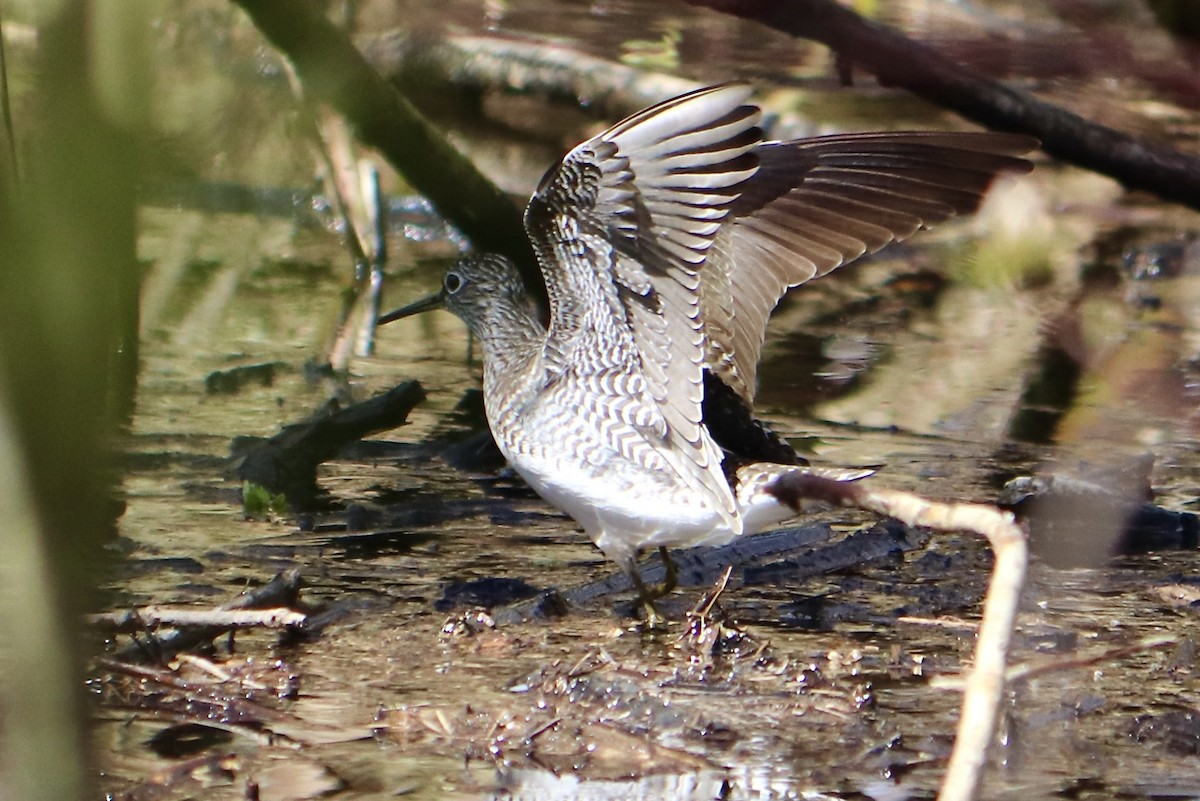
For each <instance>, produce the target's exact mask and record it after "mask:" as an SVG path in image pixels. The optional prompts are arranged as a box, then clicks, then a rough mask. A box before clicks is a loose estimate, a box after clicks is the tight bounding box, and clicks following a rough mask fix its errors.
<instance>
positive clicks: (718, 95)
mask: <svg viewBox="0 0 1200 801" xmlns="http://www.w3.org/2000/svg"><path fill="white" fill-rule="evenodd" d="M749 94H750V90H749V88H748V87H746V86H744V85H741V84H725V85H721V86H715V87H711V88H707V89H702V90H699V91H696V92H692V93H690V94H686V95H683V96H681V97H677V98H674V99H672V100H668V101H666V102H664V103H661V104H659V105H657V106H653V107H652V108H649V109H646V110H645V111H641V112H639V113H637V114H635V115H633V116H631V117H629V118H628V119H626V120H623V121H622V122H619V123H617V124H616V125H614V126H613V127H612V128H609V129H608V130H607V131H605V132H603V133H601V134H599V135H598V136H595V137H593V138H592V139H590V140H588V141H587V142H584V143H583V144H581V145H579V146H578V147H576V148H575V149H574V150H572V151H571V152H570V153H569V154H568V155H567V156H566V158H564V159H563V161H562V163H561V164H559V165H557V166H556V167H554V168H553V169H551V170H550V172H548V173H547V174H546V176H545V178H543V180H542V183H541V186H540V187H539V188H538V191H537V192H536V193H535V194H534V196H533V199H532V200H531V201H530V203H529V207H528V208H527V209H526V212H525V226H526V229H527V230H528V232H529V236H530V238H531V239H532V240H533V243H534V248H535V250H536V252H537V254H538V259H539V261H540V264H541V268H542V273H543V276H544V277H545V281H546V289H547V294H548V295H549V299H550V328H549V337H548V343H547V349H546V360H547V365H548V367H549V368H550V369H551V370H555V369H558V370H562V371H567V370H575V371H577V372H592V373H595V372H600V371H603V370H605V369H611V368H614V367H616V368H620V369H632V370H636V371H639V372H640V373H641V375H642V376H643V377H644V378H645V381H646V386H647V392H648V394H649V396H651V397H652V399H653V402H654V404H655V405H657V407H658V409H659V410H660V412H661V414H662V418H663V420H664V421H665V424H666V425H665V429H666V439H667V444H668V445H669V446H670V447H669V448H667V449H666V451H665V452H666V453H667V455H668V456H669V457H670V458H672V459H674V460H675V461H676V464H675V468H676V470H677V471H678V472H679V473H680V475H681V476H682V477H683V478H684V479H685V480H686V481H688V482H689V483H690V484H691V485H693V486H696V487H698V488H699V487H703V488H706V489H707V490H708V491H709V493H708V494H709V495H710V497H713V498H714V499H715V500H716V502H717V506H718V507H723V508H722V511H723V512H724V513H725V514H726V515H727V517H728V519H729V520H730V521H731V523H732V522H734V520H733V516H734V512H735V508H736V507H735V503H734V500H733V497H732V494H731V493H730V492H729V489H728V486H727V483H726V482H725V479H724V476H723V474H722V472H721V468H720V464H721V452H720V450H719V448H717V446H716V445H715V443H713V442H712V439H711V437H709V436H708V434H707V432H706V431H705V429H704V428H703V426H702V424H701V408H700V406H701V401H702V399H703V385H702V381H703V370H704V359H705V351H706V345H705V334H704V321H703V317H702V315H701V299H700V291H701V280H702V279H701V273H702V272H703V271H702V269H701V268H702V266H703V265H704V262H705V259H706V258H707V256H708V253H709V250H710V248H711V246H712V243H713V239H714V237H715V236H716V235H717V232H718V231H719V230H720V228H721V225H722V223H723V222H724V221H725V220H726V218H727V217H728V216H729V214H730V211H731V209H732V208H733V206H734V204H735V202H736V201H737V200H738V197H739V188H740V186H741V185H742V184H743V183H744V182H745V181H746V179H747V178H749V177H750V176H752V175H753V174H754V173H755V171H756V169H757V164H758V160H757V157H756V156H754V155H753V153H752V151H753V150H754V149H755V147H756V146H757V145H758V144H759V143H760V141H761V133H760V131H759V129H758V128H757V122H758V118H759V111H758V109H757V108H755V107H754V106H750V105H746V102H745V101H746V99H747V98H748V97H749Z"/></svg>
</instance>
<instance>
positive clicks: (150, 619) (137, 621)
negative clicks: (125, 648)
mask: <svg viewBox="0 0 1200 801" xmlns="http://www.w3.org/2000/svg"><path fill="white" fill-rule="evenodd" d="M307 621H308V616H307V615H305V614H304V613H303V612H296V611H294V610H292V609H287V608H283V607H277V608H274V609H190V608H188V609H180V608H177V607H169V606H143V607H140V608H138V609H126V610H124V611H121V612H108V613H106V614H98V615H88V617H87V622H88V623H90V624H92V625H93V626H102V627H104V628H107V629H110V630H112V631H116V632H118V633H122V634H141V633H142V632H145V631H148V630H150V629H155V628H158V627H159V626H180V627H182V626H214V627H217V628H220V629H223V630H227V629H244V628H272V629H280V628H299V627H301V626H303V625H304V624H305V623H306V622H307Z"/></svg>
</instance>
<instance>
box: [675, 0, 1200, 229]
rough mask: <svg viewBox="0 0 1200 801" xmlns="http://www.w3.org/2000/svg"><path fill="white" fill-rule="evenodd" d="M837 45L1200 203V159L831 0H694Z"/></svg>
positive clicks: (1134, 179) (913, 86) (874, 67)
mask: <svg viewBox="0 0 1200 801" xmlns="http://www.w3.org/2000/svg"><path fill="white" fill-rule="evenodd" d="M688 2H689V3H691V4H692V5H697V6H705V7H707V8H712V9H716V10H718V11H723V12H725V13H727V14H733V15H734V16H738V17H742V18H744V19H750V20H755V21H756V22H761V23H762V24H764V25H767V26H769V27H771V28H774V29H776V30H779V31H783V32H785V33H789V34H791V35H793V36H796V37H800V38H803V39H811V40H813V41H815V42H820V43H822V44H824V45H826V46H828V47H829V48H830V49H831V50H833V51H834V52H835V53H836V54H837V56H838V58H839V60H841V62H842V63H846V64H852V65H856V66H859V67H862V68H864V69H866V70H867V71H868V72H870V73H872V74H873V75H875V77H876V78H878V79H879V82H880V83H881V84H883V85H885V86H898V87H900V88H902V89H907V90H908V91H910V92H912V93H913V94H915V95H917V96H918V97H922V98H924V99H926V100H928V101H930V102H931V103H935V104H937V105H938V106H941V107H942V108H947V109H950V110H952V111H955V112H957V113H959V114H961V115H962V116H964V117H966V118H967V119H969V120H974V121H975V122H978V123H979V124H981V125H984V126H986V127H988V128H993V129H996V130H1001V131H1019V132H1021V133H1028V134H1032V135H1033V136H1036V137H1037V138H1038V139H1040V140H1041V141H1042V148H1043V149H1044V150H1045V151H1046V152H1047V153H1049V154H1050V155H1052V156H1054V157H1056V158H1059V159H1062V160H1063V161H1066V162H1070V163H1072V164H1077V165H1079V166H1080V167H1085V168H1087V169H1089V170H1094V171H1096V172H1099V173H1103V174H1104V175H1108V176H1111V177H1112V178H1115V179H1116V180H1118V181H1120V182H1121V183H1122V184H1123V185H1124V186H1125V187H1127V188H1129V189H1145V190H1147V191H1150V192H1153V193H1155V194H1156V195H1158V196H1159V197H1161V198H1164V199H1166V200H1172V201H1176V202H1179V203H1184V204H1187V205H1189V206H1191V207H1192V208H1195V209H1200V159H1198V158H1196V157H1194V156H1188V155H1185V154H1183V153H1180V152H1178V151H1175V150H1171V149H1169V148H1163V147H1155V146H1152V145H1149V144H1147V143H1145V142H1143V141H1141V140H1139V139H1136V138H1135V137H1132V136H1130V135H1128V134H1125V133H1121V132H1120V131H1116V130H1113V129H1112V128H1108V127H1105V126H1103V125H1099V124H1097V123H1094V122H1090V121H1088V120H1085V119H1084V118H1082V117H1079V116H1078V115H1076V114H1072V113H1071V112H1069V111H1067V110H1066V109H1063V108H1060V107H1058V106H1055V105H1052V104H1050V103H1046V102H1044V101H1042V100H1038V99H1037V98H1035V97H1033V96H1031V95H1028V94H1026V93H1024V92H1020V91H1018V90H1016V89H1013V88H1011V87H1008V86H1005V85H1004V84H1002V83H999V82H998V81H993V80H991V79H990V78H986V77H984V76H982V75H979V74H976V73H973V72H971V71H970V70H968V69H966V68H965V67H963V66H962V65H960V64H956V63H955V62H953V61H951V60H950V59H948V58H946V57H945V56H943V55H941V54H940V53H938V52H937V51H936V50H934V49H933V48H931V47H927V46H925V45H922V44H920V43H918V42H914V41H912V40H911V39H909V38H907V37H905V36H903V35H902V34H900V33H897V32H896V31H894V30H892V29H890V28H888V27H886V26H883V25H880V24H878V23H875V22H870V21H868V20H866V19H863V18H862V17H860V16H859V15H858V14H856V13H854V12H853V11H851V10H850V9H849V8H846V7H845V6H842V5H840V4H838V3H836V2H834V1H833V0H688Z"/></svg>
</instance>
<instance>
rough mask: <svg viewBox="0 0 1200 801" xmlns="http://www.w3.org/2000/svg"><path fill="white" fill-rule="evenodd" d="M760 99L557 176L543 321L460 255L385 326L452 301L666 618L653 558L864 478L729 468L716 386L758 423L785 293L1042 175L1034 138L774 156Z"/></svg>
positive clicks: (795, 145) (690, 119)
mask: <svg viewBox="0 0 1200 801" xmlns="http://www.w3.org/2000/svg"><path fill="white" fill-rule="evenodd" d="M749 97H750V88H749V87H748V86H746V85H744V84H740V83H733V84H722V85H719V86H713V87H709V88H706V89H700V90H698V91H695V92H691V93H688V94H685V95H682V96H680V97H676V98H674V99H671V100H667V101H665V102H663V103H660V104H658V105H655V106H652V107H650V108H648V109H645V110H643V111H640V112H638V113H636V114H634V115H632V116H630V117H629V118H627V119H625V120H622V121H621V122H619V123H617V124H616V125H614V126H612V127H611V128H609V129H608V130H606V131H604V132H603V133H601V134H599V135H597V136H594V137H592V138H591V139H589V140H587V141H586V142H584V143H583V144H581V145H579V146H577V147H576V148H574V149H573V150H572V151H571V152H570V153H568V154H567V155H566V156H565V157H564V158H563V160H562V162H561V163H559V164H557V165H555V166H554V167H553V168H551V169H550V170H549V171H548V172H547V173H546V175H545V177H544V178H543V179H542V182H541V184H540V186H539V187H538V189H537V191H536V192H535V193H534V195H533V197H532V199H531V200H530V201H529V205H528V207H527V208H526V210H525V228H526V231H527V233H528V235H529V238H530V239H531V241H532V242H533V246H534V251H535V252H536V254H537V258H538V262H539V266H540V268H541V271H542V275H543V277H544V279H545V283H546V290H547V294H548V296H549V303H550V310H549V325H548V327H547V326H546V325H543V323H541V322H540V321H539V319H538V316H537V315H536V313H535V310H534V308H533V306H532V304H531V303H530V301H529V299H528V297H527V295H526V292H525V287H524V286H523V284H522V281H521V278H520V276H519V274H518V272H517V269H516V267H515V266H514V265H513V263H512V262H511V261H509V260H508V259H507V258H505V257H504V256H499V255H492V254H481V255H470V256H467V257H465V258H463V259H461V260H460V261H458V262H457V263H456V264H455V265H454V266H453V267H452V268H451V269H450V270H449V271H448V272H447V273H446V275H445V278H444V280H443V283H442V288H441V291H440V292H439V293H438V294H436V295H434V296H432V297H430V298H426V299H425V300H422V301H418V302H417V303H414V304H411V305H409V306H406V307H404V308H402V309H398V310H396V311H394V312H391V313H389V314H387V315H384V316H383V317H381V318H380V321H379V322H380V323H386V322H390V321H392V320H396V319H399V318H401V317H406V316H408V315H411V314H415V313H417V312H420V311H424V310H427V309H431V308H438V307H444V308H446V309H448V310H449V311H451V312H453V313H454V314H456V315H458V316H459V317H460V318H462V319H463V320H464V321H465V322H466V323H467V325H468V326H469V327H470V329H471V331H472V332H473V333H474V335H475V336H476V337H477V338H478V340H479V342H480V344H481V346H482V350H483V364H484V377H483V391H484V402H485V406H486V410H487V418H488V424H489V426H490V428H491V431H492V434H493V436H494V437H495V440H496V444H497V445H498V446H499V447H500V450H501V451H502V452H503V453H504V455H505V457H506V458H507V459H508V462H509V464H510V465H511V466H512V467H513V469H515V470H516V471H517V473H519V474H520V475H521V476H522V477H523V478H524V479H525V480H526V481H527V482H528V483H529V484H530V486H532V487H533V488H534V490H536V491H537V493H538V494H539V495H541V496H542V497H543V498H545V499H546V500H547V501H549V502H550V503H551V504H553V505H555V506H557V507H558V508H560V509H562V510H563V511H565V512H566V513H567V514H569V515H570V516H571V517H573V518H574V519H575V520H576V521H577V522H578V523H579V524H580V525H581V526H582V527H583V529H584V530H585V531H586V532H587V534H588V535H589V536H590V537H591V538H592V540H593V541H594V542H595V543H596V545H597V546H599V548H600V550H601V551H603V552H604V554H605V555H606V556H607V557H608V558H610V559H612V560H613V561H615V562H616V563H617V564H618V565H620V567H621V568H622V570H624V571H625V572H626V573H627V574H628V575H629V577H630V578H631V579H632V580H633V582H634V584H635V585H636V586H637V588H638V590H639V593H640V595H641V598H642V600H643V601H644V602H645V603H646V606H647V609H648V610H650V611H651V613H652V610H653V605H652V600H653V597H655V594H653V593H651V592H650V591H649V590H648V589H647V588H646V587H645V586H644V584H643V583H642V581H641V578H640V575H639V572H638V570H637V567H636V559H637V555H638V552H639V551H640V550H641V549H644V548H649V547H658V548H660V550H661V551H662V553H663V554H664V557H665V555H666V551H665V549H666V548H667V547H668V546H697V545H720V544H723V543H726V542H728V541H730V540H731V539H733V538H734V537H737V536H740V535H742V534H746V533H752V532H756V531H761V530H763V529H765V528H767V527H769V526H771V525H774V524H776V523H779V522H782V521H783V520H786V519H787V518H789V517H794V516H795V515H797V514H798V513H799V512H801V511H802V510H801V509H799V508H797V507H795V506H792V505H789V504H788V503H785V502H782V501H781V500H780V499H779V498H776V497H775V495H774V494H772V487H773V485H774V483H775V482H776V481H777V480H778V479H779V477H780V476H783V475H785V474H787V473H789V472H795V471H806V472H818V473H821V474H822V475H825V476H827V477H834V478H838V479H841V480H853V479H856V478H859V477H861V476H862V475H864V474H865V473H864V472H863V471H837V470H820V469H818V468H814V467H808V466H804V465H803V464H781V463H776V462H774V461H751V462H747V461H746V460H745V459H743V458H736V457H734V456H730V455H729V454H728V453H727V451H726V450H724V449H723V448H722V447H721V445H720V444H719V443H718V441H717V439H716V438H715V437H714V434H713V431H712V430H711V426H710V425H708V424H706V420H705V417H704V413H703V407H704V402H705V394H706V386H709V387H712V386H716V385H715V384H713V383H712V382H713V381H714V379H715V380H716V381H719V382H720V385H722V386H723V387H727V388H728V389H729V390H732V393H726V394H732V395H734V396H735V397H736V399H737V400H738V401H739V402H740V403H741V404H742V405H744V407H745V409H746V410H747V411H748V410H749V409H750V408H751V407H752V404H753V401H754V391H755V371H756V368H757V364H758V359H759V354H760V351H761V349H762V344H763V340H764V336H765V330H766V324H767V318H768V316H769V315H770V313H771V310H772V309H773V308H774V306H775V304H776V303H777V302H778V301H779V299H780V298H781V297H782V296H783V294H784V293H785V292H786V291H787V290H788V289H789V288H791V287H794V286H796V285H798V284H801V283H803V282H805V281H808V280H809V279H811V278H814V277H817V276H821V275H824V274H826V273H828V272H829V271H831V270H833V269H834V268H836V267H839V266H841V265H843V264H846V263H848V262H850V261H853V260H854V259H855V258H857V257H858V256H861V255H862V254H864V253H869V252H873V251H875V250H878V249H879V248H881V247H883V246H884V245H886V244H888V243H890V242H894V241H897V240H900V239H903V238H905V237H907V236H909V235H910V234H912V233H913V232H915V231H916V230H917V229H919V228H921V227H922V226H924V225H927V224H931V223H936V222H940V221H942V220H945V219H947V218H949V217H952V216H954V215H956V214H963V213H967V212H970V211H972V210H974V208H975V207H976V206H977V205H978V202H979V199H980V197H981V195H982V194H983V192H984V191H985V190H986V189H987V187H988V185H989V184H990V183H991V181H992V179H993V178H994V177H995V176H996V175H997V174H998V173H1000V172H1004V171H1014V172H1025V171H1028V170H1029V169H1030V165H1029V163H1028V162H1027V161H1025V160H1023V159H1021V158H1019V157H1018V154H1020V153H1024V152H1026V151H1028V150H1030V149H1031V148H1032V147H1033V146H1035V145H1036V142H1035V141H1034V140H1032V139H1030V138H1028V137H1024V136H1018V135H1011V134H999V133H951V132H934V131H923V132H887V133H855V134H843V135H834V136H824V137H818V138H813V139H801V140H796V141H790V142H766V141H763V138H762V132H761V131H760V129H759V128H758V121H759V117H760V111H759V109H758V108H757V107H755V106H754V105H752V104H750V103H749V102H748V100H749ZM706 374H707V375H708V378H707V380H706ZM709 394H712V392H711V389H710V390H709ZM786 461H795V460H786ZM665 589H669V586H668V587H667V588H665Z"/></svg>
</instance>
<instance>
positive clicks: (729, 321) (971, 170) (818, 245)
mask: <svg viewBox="0 0 1200 801" xmlns="http://www.w3.org/2000/svg"><path fill="white" fill-rule="evenodd" d="M1036 146H1037V141H1036V140H1034V139H1032V138H1030V137H1027V136H1020V135H1015V134H1001V133H964V132H959V133H955V132H938V131H920V132H895V133H863V134H844V135H836V136H825V137H818V138H815V139H801V140H797V141H794V142H767V143H764V144H763V145H761V146H760V147H759V148H757V149H756V150H755V151H754V153H755V155H757V156H758V157H759V160H760V162H761V166H760V168H759V170H758V172H757V174H755V175H754V176H753V177H752V178H751V179H750V180H748V181H747V182H746V183H745V184H743V185H742V187H741V195H740V197H739V198H738V200H737V202H736V203H735V204H734V205H733V208H732V210H731V213H730V217H731V219H730V220H729V223H728V224H727V225H725V226H724V227H723V228H722V231H721V233H720V235H719V236H718V237H717V240H716V242H715V244H714V245H713V247H712V248H711V249H710V254H709V258H708V263H707V264H706V265H705V269H704V272H703V273H702V278H703V281H704V287H703V292H702V297H703V302H702V307H701V316H702V318H703V319H704V321H705V326H706V333H707V337H708V347H709V350H708V353H707V354H706V365H707V366H708V367H709V369H711V370H712V371H713V372H714V373H715V374H716V375H717V376H718V377H719V378H720V379H721V380H722V381H723V382H724V383H725V384H727V385H728V386H730V387H731V388H733V389H734V391H735V392H737V393H738V395H740V396H741V398H742V400H743V401H745V402H746V403H747V404H748V405H749V404H751V403H752V402H753V400H754V390H755V373H756V370H757V366H758V360H759V356H760V353H761V350H762V344H763V338H764V336H765V334H766V327H767V318H768V317H769V316H770V314H771V311H772V309H774V308H775V305H776V303H778V302H779V299H780V298H781V297H782V296H783V294H784V293H785V292H786V291H787V290H788V289H789V288H791V287H794V286H796V285H797V284H801V283H804V282H805V281H808V280H809V279H811V278H816V277H819V276H822V275H825V274H826V273H828V272H829V271H831V270H833V269H835V268H837V267H839V266H841V265H843V264H847V263H849V262H851V261H853V260H854V259H856V258H858V257H859V256H861V255H863V254H864V253H871V252H873V251H876V250H878V249H880V248H882V247H883V246H884V245H887V244H888V243H889V242H895V241H898V240H901V239H904V238H905V237H907V236H909V235H911V234H912V233H913V232H915V231H916V230H917V229H918V228H921V227H923V226H927V225H931V224H934V223H938V222H941V221H943V220H945V219H947V218H949V217H952V216H955V215H958V214H966V213H969V212H971V211H973V210H974V209H975V208H976V207H977V206H978V204H979V200H980V198H981V196H982V195H983V193H984V192H985V191H986V190H987V187H988V185H989V184H990V183H991V182H992V179H993V178H995V177H996V174H997V173H999V172H1005V171H1015V172H1028V171H1029V169H1030V168H1031V166H1030V164H1029V162H1027V161H1025V160H1024V159H1021V158H1018V157H1017V155H1018V154H1020V153H1025V152H1027V151H1029V150H1031V149H1033V148H1034V147H1036Z"/></svg>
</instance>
